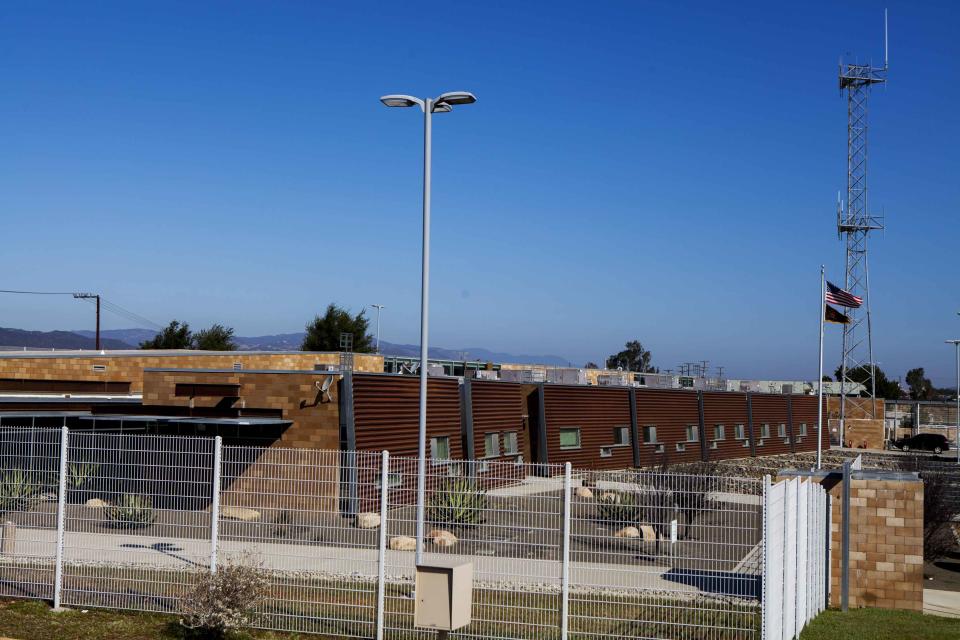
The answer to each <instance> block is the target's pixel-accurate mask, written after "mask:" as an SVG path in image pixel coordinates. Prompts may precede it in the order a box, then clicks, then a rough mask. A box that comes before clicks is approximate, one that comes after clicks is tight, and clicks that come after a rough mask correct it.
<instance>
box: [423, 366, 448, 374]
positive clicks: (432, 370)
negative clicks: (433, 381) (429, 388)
mask: <svg viewBox="0 0 960 640" xmlns="http://www.w3.org/2000/svg"><path fill="white" fill-rule="evenodd" d="M427 375H428V376H443V375H446V373H445V372H444V370H443V365H442V364H428V365H427Z"/></svg>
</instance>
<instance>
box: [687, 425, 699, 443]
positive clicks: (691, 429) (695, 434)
mask: <svg viewBox="0 0 960 640" xmlns="http://www.w3.org/2000/svg"><path fill="white" fill-rule="evenodd" d="M698 440H700V427H698V426H697V425H695V424H688V425H687V442H697V441H698Z"/></svg>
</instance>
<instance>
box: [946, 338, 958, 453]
mask: <svg viewBox="0 0 960 640" xmlns="http://www.w3.org/2000/svg"><path fill="white" fill-rule="evenodd" d="M947 344H952V345H953V346H954V351H956V352H957V433H956V439H955V441H954V447H955V448H956V450H957V464H960V340H947Z"/></svg>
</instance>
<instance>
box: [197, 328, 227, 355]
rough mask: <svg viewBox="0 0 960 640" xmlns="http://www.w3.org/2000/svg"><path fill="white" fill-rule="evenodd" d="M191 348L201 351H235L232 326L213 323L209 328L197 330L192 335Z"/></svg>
mask: <svg viewBox="0 0 960 640" xmlns="http://www.w3.org/2000/svg"><path fill="white" fill-rule="evenodd" d="M193 348H194V349H200V350H202V351H236V350H237V344H236V343H235V342H234V341H233V327H225V326H223V325H222V324H215V325H213V326H212V327H210V328H209V329H203V330H202V331H197V333H196V334H195V335H194V336H193Z"/></svg>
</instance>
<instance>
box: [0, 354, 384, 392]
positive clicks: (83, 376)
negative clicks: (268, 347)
mask: <svg viewBox="0 0 960 640" xmlns="http://www.w3.org/2000/svg"><path fill="white" fill-rule="evenodd" d="M238 363H239V365H240V367H241V369H244V370H247V369H251V370H278V371H310V370H312V369H313V368H314V366H315V365H333V366H338V365H339V364H340V354H339V353H320V352H312V351H303V352H301V351H283V352H280V351H278V352H275V353H274V352H263V351H250V352H246V351H188V350H173V351H154V352H151V351H106V352H104V354H103V355H101V354H99V353H97V352H95V351H87V352H80V353H78V352H71V353H65V354H57V353H55V352H53V353H51V352H45V353H37V352H16V353H3V354H0V378H19V379H30V380H94V381H110V382H129V383H130V391H131V392H133V393H139V392H140V391H142V389H143V370H144V369H150V368H178V369H231V370H232V369H234V368H235V365H236V364H238ZM353 368H354V370H356V371H364V372H370V373H381V372H383V356H381V355H374V354H366V353H364V354H360V353H357V354H354V364H353Z"/></svg>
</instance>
